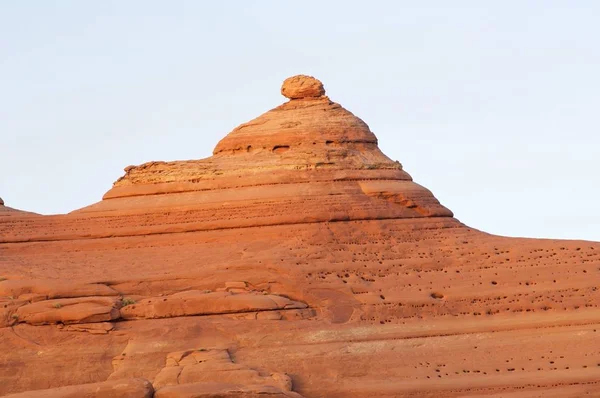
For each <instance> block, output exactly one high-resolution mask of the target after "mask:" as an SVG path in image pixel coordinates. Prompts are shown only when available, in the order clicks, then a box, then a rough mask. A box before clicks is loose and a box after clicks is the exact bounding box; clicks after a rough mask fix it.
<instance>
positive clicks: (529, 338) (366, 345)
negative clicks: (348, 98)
mask: <svg viewBox="0 0 600 398" xmlns="http://www.w3.org/2000/svg"><path fill="white" fill-rule="evenodd" d="M282 93H283V94H284V95H285V96H286V97H287V98H288V99H289V101H287V102H285V103H284V104H283V105H280V106H278V107H276V108H274V109H272V110H270V111H268V112H266V113H264V114H263V115H261V116H259V117H257V118H256V119H254V120H252V121H250V122H247V123H244V124H242V125H240V126H238V127H237V128H235V129H234V130H233V131H232V132H231V133H229V134H228V135H227V136H226V137H224V138H223V139H222V140H221V141H220V142H219V143H218V145H217V146H216V148H215V150H214V152H213V153H214V154H213V156H211V157H209V158H206V159H201V160H189V161H174V162H150V163H146V164H143V165H140V166H129V167H127V168H126V170H125V175H124V176H123V177H121V178H120V179H119V180H118V181H117V182H115V184H114V186H113V188H112V189H111V190H110V191H109V192H107V193H106V194H105V195H104V198H103V200H102V201H100V202H98V203H96V204H93V205H90V206H88V207H86V208H83V209H79V210H77V211H74V212H72V213H70V214H67V215H57V216H39V215H35V216H31V215H30V213H25V212H15V211H13V212H10V213H11V214H12V215H11V216H5V215H6V214H9V212H7V211H6V210H5V209H7V208H6V206H0V326H1V327H0V348H2V349H1V350H0V379H1V380H2V381H3V383H0V393H4V394H6V393H15V392H21V391H28V390H32V391H33V392H31V393H28V394H30V395H28V396H33V395H31V394H37V393H38V392H36V391H38V390H46V392H47V393H48V394H53V393H54V392H55V391H56V390H52V389H53V388H67V390H60V391H63V392H64V391H67V393H71V392H73V391H75V393H77V392H78V391H79V392H86V394H87V392H89V391H90V387H89V386H90V384H89V383H108V384H106V385H103V387H102V388H113V386H115V385H117V384H114V383H117V382H118V381H119V380H124V383H125V384H127V383H133V386H134V387H135V386H138V387H140V386H141V389H140V391H141V392H142V393H145V391H146V390H144V388H145V387H144V386H147V385H148V384H147V382H145V381H144V382H142V384H139V382H132V380H147V381H148V382H152V383H153V384H154V387H155V388H156V390H157V391H156V392H155V393H154V392H151V394H155V396H157V397H188V396H189V397H192V396H194V397H200V396H207V397H209V396H210V397H212V396H232V397H234V396H235V397H242V396H243V397H258V396H261V397H262V396H265V395H271V396H281V397H287V396H298V395H297V394H302V396H305V397H350V398H352V397H373V396H377V397H397V396H415V397H418V396H428V397H429V396H436V397H457V396H482V397H483V396H488V397H496V396H507V397H511V396H514V397H517V396H544V395H545V394H547V393H548V392H549V391H551V392H552V394H553V396H556V397H567V396H569V397H572V396H594V395H593V394H595V393H596V391H598V389H599V388H600V384H599V383H600V373H599V372H598V369H600V368H599V367H598V356H599V355H600V344H599V341H600V340H599V339H598V336H599V334H598V333H600V309H599V308H598V305H599V303H600V291H599V289H598V287H597V279H598V276H600V275H599V274H600V244H599V243H594V242H584V241H560V240H537V239H516V238H505V237H499V236H494V235H490V234H486V233H484V232H480V231H477V230H475V229H473V228H470V227H468V226H465V225H464V224H462V223H461V222H459V221H458V220H457V219H455V218H454V217H453V214H452V212H451V211H450V210H448V209H447V208H445V207H444V206H442V205H441V204H440V203H439V202H438V201H437V200H436V198H435V197H434V196H433V194H432V193H431V192H430V191H429V190H427V189H426V188H424V187H422V186H420V185H418V184H417V183H415V182H413V181H412V178H411V177H410V175H409V174H408V173H406V171H404V169H403V167H402V165H401V164H400V163H399V162H396V161H393V160H391V159H389V158H388V157H386V156H385V155H384V154H383V153H382V152H381V151H380V150H379V148H378V145H377V139H376V137H375V135H374V134H373V133H372V132H371V131H370V129H369V127H368V126H367V124H366V123H364V122H363V121H362V120H360V119H359V118H358V117H356V116H355V115H353V114H352V113H351V112H349V111H347V110H346V109H344V108H343V107H342V106H341V105H339V104H337V103H335V102H333V101H331V100H330V99H329V97H327V96H326V95H325V90H324V88H323V85H322V83H321V82H319V81H318V80H317V79H315V78H312V77H309V76H303V75H300V76H294V77H292V78H290V79H288V80H286V81H285V82H284V85H283V86H282ZM13 215H16V216H13ZM227 372H230V373H227ZM226 375H227V376H231V375H235V377H234V378H235V380H230V379H227V377H226ZM107 380H108V382H107ZM136 383H137V384H136ZM144 383H146V384H144ZM65 386H71V387H65ZM77 386H79V387H77ZM138 387H135V388H138ZM92 388H94V387H92ZM99 391H100V390H99ZM102 391H104V390H102ZM56 396H69V395H56ZM89 396H99V395H89Z"/></svg>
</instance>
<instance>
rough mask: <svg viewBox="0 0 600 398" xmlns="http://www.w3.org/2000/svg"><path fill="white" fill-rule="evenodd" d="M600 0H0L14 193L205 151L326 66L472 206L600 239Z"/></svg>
mask: <svg viewBox="0 0 600 398" xmlns="http://www.w3.org/2000/svg"><path fill="white" fill-rule="evenodd" d="M599 18H600V2H597V1H567V0H564V1H541V0H539V1H523V0H519V1H517V0H514V1H506V0H503V1H452V2H449V1H420V2H417V1H385V2H384V1H380V2H378V1H369V2H366V1H298V2H288V1H259V2H252V1H219V2H217V1H214V2H208V1H207V2H201V1H148V0H145V1H42V0H39V1H8V0H5V1H0V170H1V174H0V196H1V197H3V198H4V200H5V202H6V204H7V205H9V206H12V207H17V208H21V209H25V210H31V211H36V212H41V213H63V212H69V211H71V210H74V209H77V208H80V207H83V206H86V205H88V204H91V203H94V202H96V201H99V200H100V198H101V197H102V195H103V193H104V192H106V191H107V190H108V189H109V188H110V187H111V184H112V182H113V181H115V180H116V179H117V178H118V177H119V176H121V175H122V174H123V171H122V170H123V168H124V167H125V166H127V165H130V164H139V163H142V162H145V161H150V160H176V159H198V158H203V157H207V156H209V155H210V154H211V151H212V149H213V147H214V146H215V144H216V143H217V141H218V140H219V139H220V138H222V137H223V136H224V135H225V134H227V133H228V132H229V131H231V130H232V129H233V128H234V127H235V126H237V125H238V124H241V123H243V122H245V121H247V120H249V119H251V118H253V117H255V116H258V115H259V114H261V113H262V112H264V111H266V110H268V109H271V108H273V107H275V106H277V105H278V104H280V103H282V102H284V98H283V97H281V95H280V94H279V88H280V84H281V82H282V81H283V79H284V78H286V77H288V76H291V75H294V74H298V73H304V74H310V75H313V76H315V77H317V78H319V79H321V80H322V81H323V82H324V84H325V88H326V89H327V94H328V95H329V96H330V97H331V98H332V99H333V100H334V101H336V102H339V103H341V104H342V105H344V106H345V107H346V108H347V109H349V110H350V111H352V112H354V113H355V114H356V115H357V116H359V117H361V118H362V119H363V120H365V121H366V122H367V124H369V126H370V127H371V129H372V130H373V132H375V134H377V136H378V138H379V141H380V147H381V148H382V150H383V151H384V152H385V153H386V154H387V155H388V156H389V157H391V158H392V159H395V160H399V161H400V162H401V163H402V164H403V165H404V167H405V169H406V170H407V171H408V172H409V173H410V174H411V175H412V176H413V178H414V179H415V180H416V181H417V182H418V183H420V184H422V185H424V186H426V187H428V188H429V189H431V190H432V191H433V193H434V194H435V195H436V197H437V198H438V199H439V200H440V201H441V202H442V203H443V204H444V205H446V206H447V207H449V208H450V209H452V210H453V211H454V213H455V215H456V217H457V218H458V219H459V220H461V221H463V222H465V223H467V224H469V225H471V226H473V227H476V228H478V229H482V230H485V231H487V232H491V233H496V234H503V235H510V236H530V237H555V238H572V239H576V238H580V239H588V240H600V214H599V211H598V203H600V199H599V197H600V120H599V118H600V117H599V116H600V112H599V109H600V50H599V49H600V23H598V20H599Z"/></svg>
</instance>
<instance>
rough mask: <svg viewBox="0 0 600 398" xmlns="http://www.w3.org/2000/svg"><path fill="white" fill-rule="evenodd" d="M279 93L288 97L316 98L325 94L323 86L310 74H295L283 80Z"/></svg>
mask: <svg viewBox="0 0 600 398" xmlns="http://www.w3.org/2000/svg"><path fill="white" fill-rule="evenodd" d="M281 94H283V96H284V97H287V98H289V99H300V98H318V97H320V96H322V95H325V88H324V87H323V83H321V82H320V81H319V80H317V79H315V78H314V77H312V76H306V75H296V76H292V77H288V78H287V79H285V80H284V81H283V85H282V86H281Z"/></svg>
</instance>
